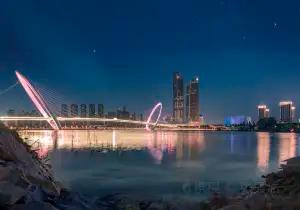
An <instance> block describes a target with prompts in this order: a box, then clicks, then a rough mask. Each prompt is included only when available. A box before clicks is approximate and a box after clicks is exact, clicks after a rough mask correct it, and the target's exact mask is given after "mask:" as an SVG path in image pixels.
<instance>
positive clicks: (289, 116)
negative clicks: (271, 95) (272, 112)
mask: <svg viewBox="0 0 300 210" xmlns="http://www.w3.org/2000/svg"><path fill="white" fill-rule="evenodd" d="M279 106H280V122H283V123H287V122H292V121H293V107H294V106H293V102H292V101H282V102H280V103H279ZM295 109H296V108H294V110H295Z"/></svg>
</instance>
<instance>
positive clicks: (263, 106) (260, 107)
mask: <svg viewBox="0 0 300 210" xmlns="http://www.w3.org/2000/svg"><path fill="white" fill-rule="evenodd" d="M266 108H267V106H266V105H259V106H258V109H266Z"/></svg>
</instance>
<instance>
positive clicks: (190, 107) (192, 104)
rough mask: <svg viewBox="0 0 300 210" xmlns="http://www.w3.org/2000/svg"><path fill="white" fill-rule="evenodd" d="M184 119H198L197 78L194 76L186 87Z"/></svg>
mask: <svg viewBox="0 0 300 210" xmlns="http://www.w3.org/2000/svg"><path fill="white" fill-rule="evenodd" d="M186 120H187V121H188V122H195V121H199V78H198V77H195V78H194V79H193V80H191V81H190V82H189V84H188V85H187V88H186Z"/></svg>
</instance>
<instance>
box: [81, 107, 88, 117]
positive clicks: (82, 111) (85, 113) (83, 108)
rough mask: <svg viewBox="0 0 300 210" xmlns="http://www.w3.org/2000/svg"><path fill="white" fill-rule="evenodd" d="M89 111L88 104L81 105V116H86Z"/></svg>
mask: <svg viewBox="0 0 300 210" xmlns="http://www.w3.org/2000/svg"><path fill="white" fill-rule="evenodd" d="M86 116H87V111H86V104H81V105H80V117H86Z"/></svg>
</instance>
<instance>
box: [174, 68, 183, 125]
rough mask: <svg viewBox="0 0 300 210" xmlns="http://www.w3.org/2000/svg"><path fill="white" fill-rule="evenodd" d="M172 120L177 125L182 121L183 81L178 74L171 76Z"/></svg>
mask: <svg viewBox="0 0 300 210" xmlns="http://www.w3.org/2000/svg"><path fill="white" fill-rule="evenodd" d="M173 119H174V121H175V122H177V123H182V122H183V121H184V92H183V79H182V77H181V75H180V74H179V73H178V72H175V73H174V74H173Z"/></svg>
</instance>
